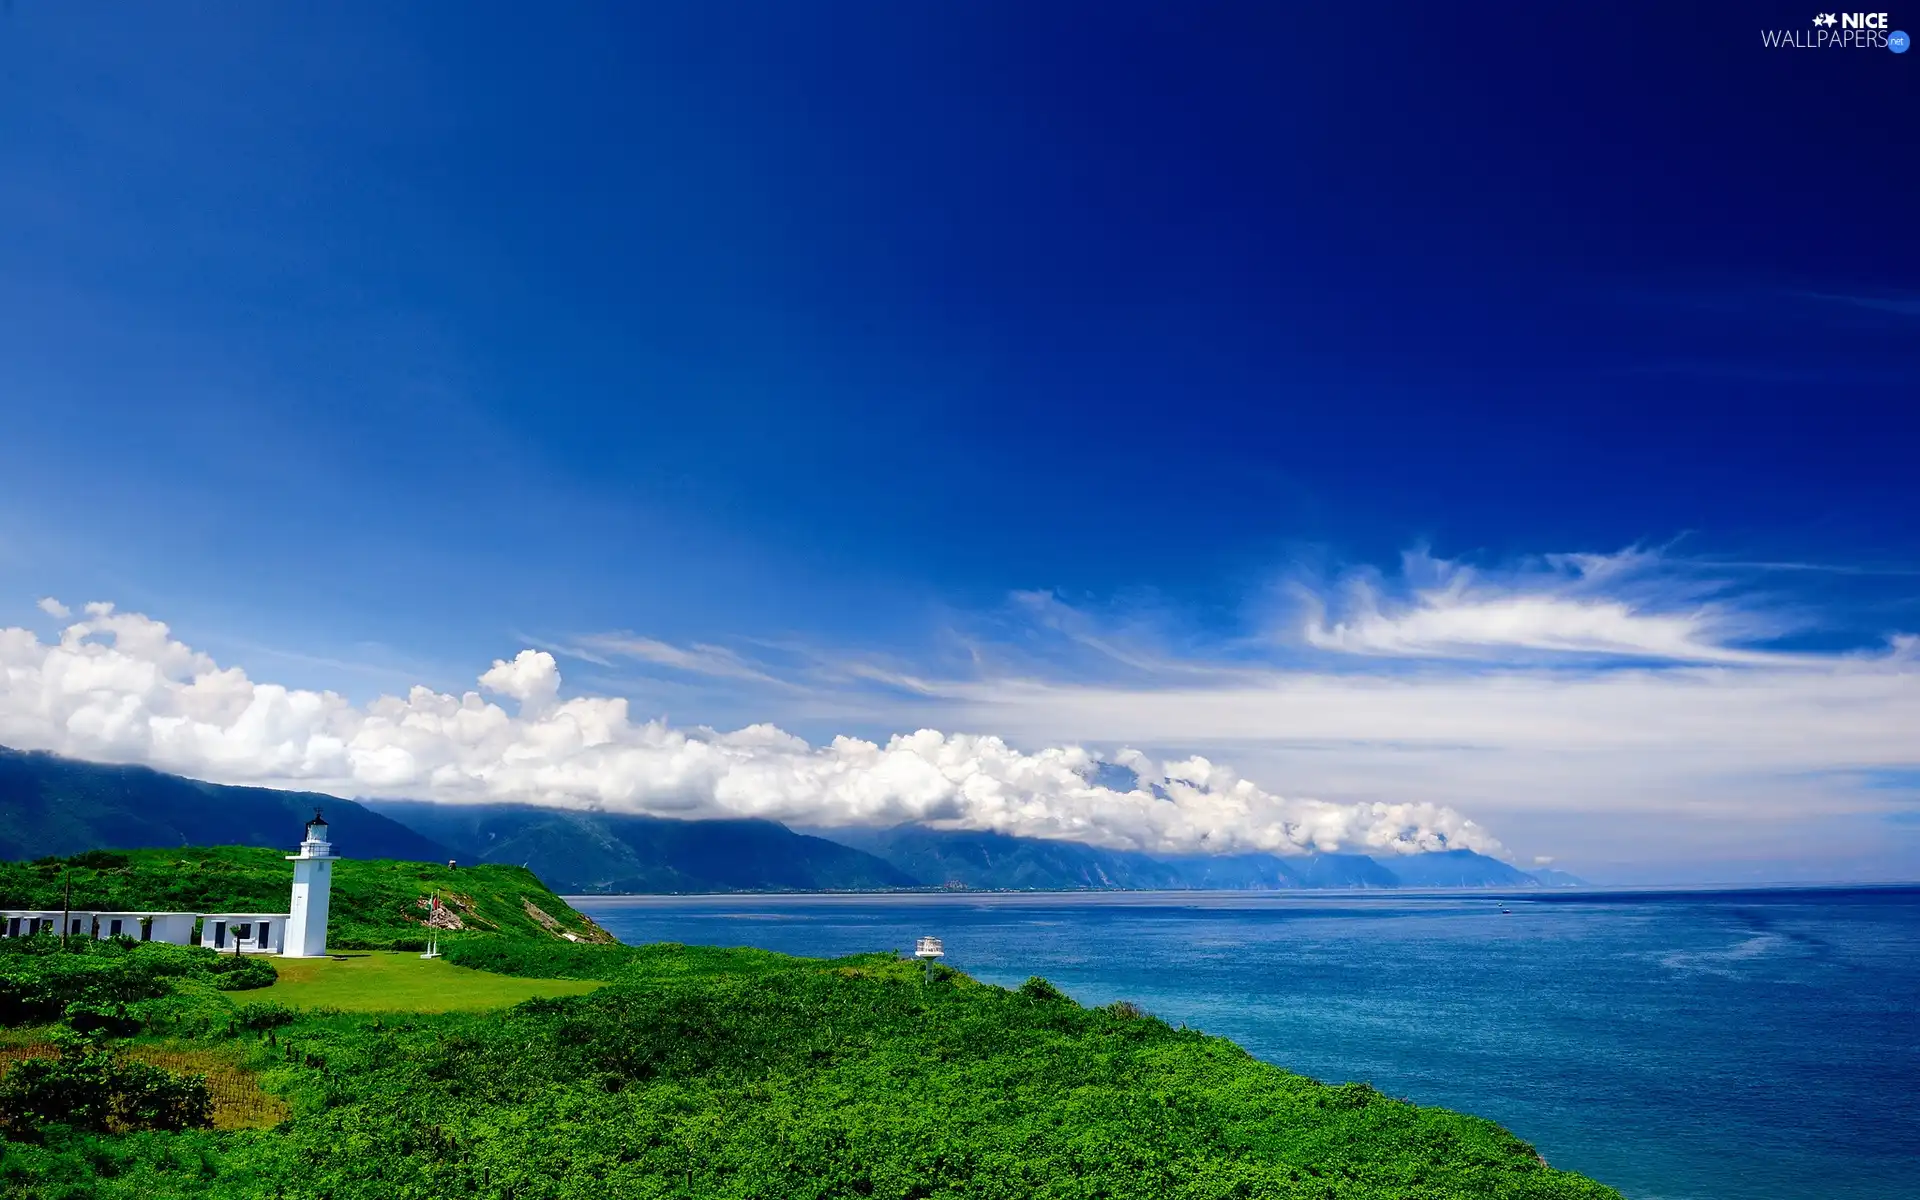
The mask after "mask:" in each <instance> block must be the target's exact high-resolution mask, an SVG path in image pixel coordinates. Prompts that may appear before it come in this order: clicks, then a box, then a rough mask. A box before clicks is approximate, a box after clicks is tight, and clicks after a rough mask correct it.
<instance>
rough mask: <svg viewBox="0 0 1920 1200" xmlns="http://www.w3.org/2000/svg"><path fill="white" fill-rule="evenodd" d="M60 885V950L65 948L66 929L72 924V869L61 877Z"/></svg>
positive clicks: (69, 868) (68, 869)
mask: <svg viewBox="0 0 1920 1200" xmlns="http://www.w3.org/2000/svg"><path fill="white" fill-rule="evenodd" d="M61 880H62V882H61V885H60V948H61V949H62V950H65V949H66V948H67V929H68V927H69V926H71V925H72V924H73V868H72V867H68V868H67V873H66V874H65V875H64V876H62V877H61Z"/></svg>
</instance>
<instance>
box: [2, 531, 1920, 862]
mask: <svg viewBox="0 0 1920 1200" xmlns="http://www.w3.org/2000/svg"><path fill="white" fill-rule="evenodd" d="M1841 569H1842V570H1846V571H1848V572H1849V573H1850V574H1849V579H1848V587H1847V589H1846V592H1847V594H1856V593H1857V591H1858V588H1857V582H1858V581H1857V580H1856V579H1854V578H1853V577H1852V574H1851V573H1852V572H1859V571H1865V570H1868V568H1862V567H1851V568H1841ZM1827 570H1835V569H1834V568H1823V567H1821V566H1819V565H1818V564H1802V563H1773V562H1766V563H1737V562H1735V563H1729V562H1721V563H1712V562H1704V561H1701V560H1687V559H1679V558H1674V557H1672V556H1670V555H1668V554H1666V553H1663V552H1660V551H1651V550H1640V549H1634V550H1628V551H1624V552H1621V553H1617V554H1609V555H1560V556H1546V557H1541V558H1534V559H1527V560H1523V561H1520V562H1518V563H1509V564H1505V565H1499V566H1492V567H1487V566H1473V567H1469V566H1467V565H1464V564H1461V563H1457V562H1449V561H1446V560H1443V559H1439V558H1435V557H1432V556H1429V555H1426V554H1423V553H1414V554H1409V555H1407V556H1406V558H1405V559H1404V561H1403V562H1402V564H1401V568H1400V570H1399V572H1398V573H1397V574H1393V575H1388V574H1385V573H1382V572H1378V571H1373V570H1368V569H1362V570H1358V571H1351V572H1348V573H1346V574H1344V575H1340V576H1336V577H1333V578H1331V579H1328V578H1314V577H1312V576H1308V575H1305V574H1300V573H1294V574H1290V575H1288V576H1287V577H1285V578H1283V579H1281V580H1279V581H1277V582H1276V586H1274V587H1271V588H1269V589H1266V590H1264V591H1260V592H1258V593H1255V594H1252V595H1251V596H1250V597H1249V599H1248V600H1247V602H1246V607H1245V609H1244V611H1242V612H1241V613H1240V614H1238V616H1237V617H1236V618H1235V619H1233V620H1229V621H1221V620H1219V619H1218V617H1217V615H1216V616H1214V617H1213V618H1211V619H1210V620H1209V621H1208V622H1207V623H1201V622H1200V621H1197V620H1196V619H1195V618H1194V616H1193V614H1192V613H1191V612H1190V611H1182V610H1180V609H1178V608H1176V607H1173V606H1167V605H1159V606H1156V605H1155V604H1154V603H1153V601H1152V598H1151V597H1147V598H1146V599H1145V600H1142V599H1140V598H1137V597H1129V598H1127V599H1126V600H1125V602H1124V603H1122V602H1109V603H1106V604H1104V605H1103V604H1101V603H1099V602H1098V601H1089V600H1087V599H1085V598H1079V599H1077V600H1075V601H1072V602H1070V601H1069V600H1068V599H1067V598H1064V597H1061V596H1058V595H1056V594H1053V593H1050V592H1016V593H1012V594H1010V595H1009V596H1008V597H1007V598H1006V602H1005V605H1004V607H1003V608H1001V609H998V610H988V611H973V612H952V611H948V612H946V613H945V614H944V616H943V618H942V620H941V622H940V624H939V628H938V629H937V630H936V631H935V632H934V633H933V634H932V635H931V636H929V637H928V638H927V639H926V640H925V642H924V643H922V644H920V645H917V646H912V647H910V648H908V649H907V650H906V651H905V652H904V653H903V652H898V651H895V652H891V653H890V652H887V651H886V650H884V649H883V648H881V647H879V646H873V645H859V646H823V645H820V644H816V643H810V642H808V641H806V640H805V639H803V638H799V637H786V638H778V639H765V638H762V639H750V638H743V639H738V640H734V641H731V642H727V643H724V644H723V643H722V642H720V641H718V640H716V639H714V638H712V637H709V638H707V639H706V640H689V641H687V642H685V643H678V644H677V643H675V642H673V641H670V640H667V639H663V638H660V637H657V636H649V635H646V634H641V633H633V632H601V633H586V634H578V633H576V634H571V635H563V636H559V637H555V638H551V639H546V638H540V637H537V636H535V637H528V638H527V639H526V640H523V641H520V642H519V644H520V645H527V646H533V647H535V649H532V650H529V651H526V652H522V653H520V654H518V655H516V656H515V657H513V658H510V659H505V660H502V661H499V662H497V663H495V664H494V665H493V667H492V668H491V669H490V670H488V671H487V672H486V673H485V674H484V675H483V676H481V678H480V680H479V682H478V685H477V687H476V688H475V690H473V691H456V690H453V689H445V687H444V684H443V685H442V687H441V689H433V688H427V687H414V688H412V689H410V690H407V691H405V692H404V693H403V694H389V695H382V696H377V697H373V698H368V696H367V695H366V694H364V693H356V694H355V696H354V697H353V698H352V699H349V698H347V697H345V696H342V695H338V694H334V693H333V692H329V691H325V690H320V689H319V688H316V687H312V686H283V685H278V684H272V683H265V682H259V681H257V680H255V679H253V678H250V677H249V676H248V675H247V674H246V673H245V672H243V671H242V670H240V669H238V668H234V667H224V668H223V667H222V666H221V665H220V664H219V663H217V662H215V661H214V660H213V659H212V658H211V657H210V656H208V655H207V654H204V653H201V652H198V651H196V650H194V649H192V648H190V647H188V646H186V645H183V644H181V642H180V641H179V640H177V639H175V638H174V637H173V636H172V635H171V634H170V633H169V632H168V630H167V628H166V626H164V625H161V624H159V623H158V622H155V621H152V620H149V619H148V618H145V617H142V616H139V615H136V614H128V613H120V612H116V611H114V610H112V609H111V608H108V607H106V606H99V605H95V606H89V607H88V608H87V609H85V610H84V612H83V613H82V614H81V615H80V616H78V617H77V618H76V617H74V614H72V613H71V612H69V610H68V609H67V608H66V607H65V606H64V605H61V604H59V603H57V602H54V601H47V602H45V603H43V604H42V606H41V607H42V610H43V612H44V613H45V616H46V621H45V627H44V632H43V633H41V634H38V635H36V634H35V633H33V632H31V631H29V630H27V629H24V628H21V629H6V630H0V668H4V671H5V675H4V677H0V742H5V743H9V744H12V745H16V746H22V747H28V748H35V747H37V748H46V749H53V750H59V751H63V752H65V753H69V754H73V755H76V756H79V757H84V758H91V759H96V760H108V761H138V762H147V763H151V764H153V765H155V766H159V767H163V768H166V769H170V770H175V771H179V772H182V773H186V774H192V775H197V776H200V777H203V778H208V779H214V780H219V781H223V782H252V783H266V784H286V785H293V786H299V787H303V788H314V789H318V790H324V791H331V792H335V793H338V794H342V795H384V796H412V797H418V798H422V799H438V800H448V801H507V800H534V801H542V802H547V803H554V804H563V805H577V806H597V807H603V808H607V809H611V810H616V811H631V812H648V813H658V814H666V815H681V816H733V815H749V816H766V817H772V818H775V819H780V820H785V821H790V822H794V823H797V824H803V825H820V826H833V825H844V824H855V823H858V824H887V823H894V822H900V821H927V822H932V823H935V824H940V825H945V826H948V827H951V828H967V829H990V830H997V831H1002V832H1007V833H1015V834H1023V835H1031V836H1042V837H1062V838H1071V839H1075V840H1081V841H1086V842H1090V843H1094V844H1099V845H1104V846H1109V847H1114V848H1143V849H1153V850H1161V851H1175V852H1178V851H1187V850H1195V851H1198V850H1217V851H1234V850H1241V849H1261V850H1271V851H1277V852H1280V853H1290V852H1294V851H1299V850H1302V849H1305V848H1309V847H1312V848H1318V849H1334V848H1339V849H1347V850H1360V851H1405V850H1414V849H1432V848H1437V847H1439V846H1442V845H1445V846H1449V847H1465V848H1471V849H1476V850H1481V851H1487V852H1496V851H1498V849H1499V845H1500V844H1499V843H1496V842H1495V841H1494V840H1493V838H1492V837H1491V836H1490V834H1489V832H1488V829H1487V828H1486V827H1485V826H1482V825H1477V824H1475V823H1473V822H1471V821H1468V820H1467V819H1466V817H1465V816H1463V815H1462V814H1463V813H1471V814H1472V815H1473V816H1474V818H1476V819H1477V820H1478V821H1481V822H1485V823H1486V825H1487V826H1491V827H1493V828H1497V829H1498V830H1499V832H1500V835H1501V837H1502V839H1503V840H1504V842H1505V843H1506V845H1508V846H1511V847H1513V848H1514V850H1515V852H1516V853H1519V854H1521V855H1522V856H1523V857H1524V856H1528V855H1535V854H1545V855H1551V856H1555V857H1557V859H1558V860H1559V861H1561V862H1563V863H1566V864H1567V865H1569V866H1570V867H1572V868H1573V869H1575V870H1576V871H1580V872H1582V873H1596V874H1607V873H1616V874H1617V873H1619V872H1630V871H1631V870H1635V869H1638V868H1637V864H1652V863H1656V862H1661V861H1664V862H1668V863H1675V864H1681V865H1683V866H1684V865H1685V864H1688V863H1701V862H1711V861H1721V862H1739V861H1747V862H1756V861H1759V860H1760V859H1761V858H1763V857H1770V858H1771V860H1772V861H1774V862H1776V863H1790V864H1797V863H1803V862H1804V863H1808V864H1815V863H1819V862H1827V863H1832V864H1838V866H1837V867H1836V869H1837V870H1839V871H1840V872H1841V874H1839V875H1836V876H1834V877H1859V878H1867V877H1872V878H1896V877H1898V878H1907V877H1911V873H1912V864H1913V863H1915V862H1920V858H1916V857H1915V855H1916V854H1920V820H1916V817H1920V736H1917V735H1916V731H1917V730H1920V638H1916V637H1915V636H1914V635H1913V634H1911V633H1907V632H1903V631H1902V624H1904V625H1906V626H1908V627H1910V626H1911V624H1912V622H1911V621H1910V620H1909V621H1906V622H1903V623H1902V624H1894V623H1893V622H1896V621H1899V616H1898V614H1902V613H1910V612H1912V611H1913V604H1912V603H1911V602H1910V600H1911V599H1912V597H1911V590H1910V585H1909V584H1908V582H1907V580H1908V579H1909V578H1910V575H1909V574H1907V573H1905V572H1903V571H1902V570H1899V569H1887V570H1884V571H1881V572H1880V575H1882V576H1884V578H1881V579H1879V580H1878V582H1877V583H1876V585H1875V586H1876V590H1875V591H1874V593H1873V594H1874V595H1876V596H1878V597H1879V598H1880V599H1882V600H1885V601H1887V603H1886V604H1884V605H1881V606H1879V607H1877V608H1871V609H1859V610H1856V611H1854V612H1853V613H1850V614H1849V613H1836V612H1835V611H1834V610H1833V609H1832V607H1831V606H1830V605H1827V606H1823V605H1822V604H1820V603H1818V602H1817V601H1818V600H1819V599H1820V598H1821V597H1823V596H1830V595H1832V594H1833V593H1832V592H1831V591H1823V590H1822V587H1821V586H1820V583H1821V581H1820V579H1819V575H1820V573H1821V572H1823V571H1827ZM1783 580H1787V581H1790V582H1787V583H1783ZM1276 603H1277V604H1278V607H1276ZM1862 618H1864V619H1862ZM27 623H29V624H32V623H34V622H27ZM59 625H66V628H65V629H64V630H59V631H58V632H56V630H57V629H58V626H59ZM1842 630H1844V631H1845V634H1844V636H1836V633H1837V632H1839V631H1842ZM235 652H236V653H242V654H244V653H250V652H251V651H250V650H248V649H247V648H246V647H244V646H243V647H239V648H237V650H236V651H235ZM267 653H270V654H275V655H277V656H278V657H279V658H280V659H283V660H285V661H284V665H281V664H276V670H283V671H287V672H293V673H295V674H294V676H293V678H294V680H295V682H300V683H311V679H303V678H302V677H301V676H300V675H299V674H298V673H299V672H302V671H308V672H312V671H314V670H316V668H314V667H313V666H312V665H311V664H313V663H317V662H321V661H322V660H320V659H317V658H306V657H304V656H301V655H296V654H291V653H285V652H279V651H268V652H267ZM249 661H250V662H251V660H249ZM325 661H329V662H330V661H332V660H325ZM563 666H564V667H565V669H566V674H567V686H566V687H564V688H563V687H562V677H561V668H562V667H563ZM256 669H257V666H256ZM382 672H383V673H384V674H386V675H389V676H396V675H397V677H398V683H399V685H400V686H404V684H405V683H406V682H407V681H408V680H413V679H419V678H421V677H422V676H423V675H425V676H427V677H430V678H434V679H440V680H444V679H446V678H449V677H452V678H458V676H459V674H460V673H459V672H449V671H446V670H444V669H441V670H433V671H431V672H428V671H414V670H409V671H406V672H404V673H401V672H399V671H397V670H391V669H386V668H383V669H382ZM367 677H368V676H366V675H362V676H360V678H363V679H364V678H367ZM335 686H338V687H341V688H343V689H345V688H351V687H352V686H353V684H352V683H351V682H340V683H337V684H335ZM386 686H387V687H388V688H389V690H390V691H391V690H392V689H393V688H394V686H395V685H394V684H391V683H390V684H388V685H386ZM583 691H586V692H591V693H593V695H590V696H583V695H580V694H579V693H581V692H583ZM569 693H571V694H569ZM615 697H625V698H626V699H620V698H615ZM669 710H671V711H674V712H693V713H696V714H698V717H699V719H701V720H703V721H705V722H706V725H702V726H698V727H693V726H690V725H688V724H686V723H683V724H682V725H681V726H678V727H676V726H671V725H668V724H667V723H665V722H664V721H662V720H645V719H636V718H635V717H633V716H632V713H634V712H640V713H658V712H664V711H669ZM708 725H711V726H715V727H721V728H727V729H732V730H733V731H732V732H715V731H714V730H713V729H712V728H708V727H707V726H708ZM916 729H918V730H921V732H915V733H905V732H899V731H906V730H916ZM954 729H960V730H984V731H992V734H993V735H994V736H982V735H979V734H972V733H952V734H941V733H936V732H932V731H933V730H954ZM794 732H798V733H799V734H802V735H804V736H805V738H806V739H807V740H802V738H801V737H797V736H794ZM836 735H858V736H836ZM1126 747H1133V748H1134V749H1126ZM1196 755H1204V756H1205V757H1195V756H1196ZM1221 763H1232V764H1233V768H1232V769H1229V768H1226V767H1223V766H1221V765H1219V764H1221ZM1252 780H1259V781H1260V782H1261V783H1262V784H1266V785H1269V786H1273V787H1277V788H1280V789H1282V791H1283V792H1284V793H1285V794H1276V793H1275V792H1270V791H1268V790H1266V788H1265V787H1262V786H1258V785H1256V784H1255V783H1253V782H1251V781H1252ZM1303 795H1304V796H1312V797H1317V798H1318V799H1317V800H1302V799H1296V798H1295V797H1296V796H1303ZM1595 864H1599V865H1600V866H1601V868H1602V869H1601V870H1600V871H1598V872H1592V870H1591V869H1592V867H1593V866H1594V865H1595ZM1808 869H1809V870H1816V869H1818V868H1817V867H1814V866H1809V868H1808ZM1849 872H1851V873H1852V874H1848V873H1849ZM1617 877H1627V876H1625V875H1618V874H1617ZM1728 877H1731V876H1728ZM1756 877H1757V876H1756ZM1769 877H1772V876H1769ZM1822 877H1825V876H1822Z"/></svg>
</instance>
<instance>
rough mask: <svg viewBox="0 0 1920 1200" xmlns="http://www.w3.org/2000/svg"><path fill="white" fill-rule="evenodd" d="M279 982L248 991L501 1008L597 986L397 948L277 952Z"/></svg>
mask: <svg viewBox="0 0 1920 1200" xmlns="http://www.w3.org/2000/svg"><path fill="white" fill-rule="evenodd" d="M273 969H274V970H276V971H278V972H279V973H280V981H279V982H278V983H276V984H274V985H273V986H272V987H266V988H261V989H260V990H259V991H257V992H248V993H247V994H246V998H247V999H249V1000H252V999H259V1000H269V1001H272V1002H274V1003H276V1004H285V1005H287V1006H288V1007H291V1008H341V1009H348V1010H351V1011H354V1012H454V1011H456V1010H466V1009H477V1008H506V1007H508V1006H510V1005H514V1004H518V1003H520V1002H521V1001H522V1000H529V999H532V998H533V997H535V996H578V995H580V994H582V993H584V992H590V991H592V990H593V989H595V988H597V987H599V986H601V985H600V983H599V981H597V980H588V979H519V978H515V977H513V976H508V975H491V974H488V973H487V972H485V971H474V970H470V969H468V968H466V967H456V966H454V965H453V964H452V963H450V962H448V961H447V960H446V959H444V958H421V957H420V956H419V955H418V954H414V953H407V952H400V951H386V950H373V951H346V952H343V953H341V954H339V955H336V956H335V957H332V958H276V959H274V960H273Z"/></svg>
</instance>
